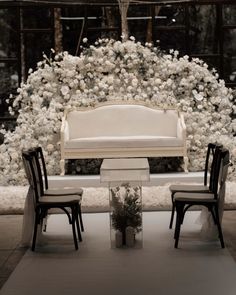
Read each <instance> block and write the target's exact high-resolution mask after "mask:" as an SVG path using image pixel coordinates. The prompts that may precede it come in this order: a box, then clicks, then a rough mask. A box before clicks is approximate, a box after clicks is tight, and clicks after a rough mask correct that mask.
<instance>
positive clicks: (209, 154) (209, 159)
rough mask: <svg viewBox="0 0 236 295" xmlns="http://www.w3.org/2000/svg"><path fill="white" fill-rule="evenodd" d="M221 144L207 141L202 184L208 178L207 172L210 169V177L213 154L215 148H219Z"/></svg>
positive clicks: (205, 183)
mask: <svg viewBox="0 0 236 295" xmlns="http://www.w3.org/2000/svg"><path fill="white" fill-rule="evenodd" d="M221 147H222V145H221V144H217V143H209V144H208V146H207V154H206V161H205V170H204V185H207V183H208V182H207V179H208V172H209V170H210V178H211V172H212V167H213V162H214V154H215V150H216V149H219V148H221ZM210 184H211V181H209V185H208V186H209V188H210Z"/></svg>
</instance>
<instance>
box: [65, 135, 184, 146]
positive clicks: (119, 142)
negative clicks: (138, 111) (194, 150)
mask: <svg viewBox="0 0 236 295" xmlns="http://www.w3.org/2000/svg"><path fill="white" fill-rule="evenodd" d="M182 145H183V141H182V140H181V139H178V138H176V137H164V136H163V137H161V136H117V137H115V136H99V137H88V138H78V139H73V140H69V141H67V142H66V143H65V147H66V148H70V149H74V148H81V149H86V148H91V149H96V148H139V147H140V148H146V147H148V148H152V147H180V146H182Z"/></svg>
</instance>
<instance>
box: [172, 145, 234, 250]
mask: <svg viewBox="0 0 236 295" xmlns="http://www.w3.org/2000/svg"><path fill="white" fill-rule="evenodd" d="M228 166H229V151H228V150H227V149H217V150H216V151H215V156H214V160H213V163H212V177H211V192H199V193H196V192H195V193H191V192H177V193H176V194H175V195H174V202H175V206H176V212H177V217H176V226H175V235H174V238H175V248H178V242H179V236H180V229H181V225H182V223H183V221H184V216H185V213H186V211H187V210H188V209H189V208H190V207H192V206H194V205H198V206H205V207H206V208H207V209H208V211H209V212H210V213H211V215H212V218H213V220H214V223H215V224H216V226H217V229H218V233H219V239H220V243H221V247H222V248H224V239H223V233H222V228H221V221H220V214H219V204H222V199H224V194H225V182H226V178H227V172H228ZM222 210H223V209H222Z"/></svg>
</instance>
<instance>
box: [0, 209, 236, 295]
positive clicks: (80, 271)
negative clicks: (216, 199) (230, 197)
mask: <svg viewBox="0 0 236 295" xmlns="http://www.w3.org/2000/svg"><path fill="white" fill-rule="evenodd" d="M198 214H199V213H198V212H196V211H195V212H190V213H189V214H187V215H186V219H185V223H184V226H183V228H182V233H181V239H180V243H179V246H180V249H174V247H173V244H174V240H173V231H172V230H169V229H168V224H169V218H170V214H169V212H146V213H144V214H143V240H144V246H143V248H142V249H111V248H110V240H109V217H108V214H107V213H100V214H84V223H85V226H86V231H85V232H84V234H83V242H82V243H80V245H79V246H80V248H79V250H78V251H75V250H74V245H73V241H72V235H71V228H70V226H68V225H67V224H68V222H67V220H66V219H64V216H63V215H53V216H52V217H50V219H49V223H48V233H47V234H46V236H45V241H47V243H46V244H44V245H42V246H38V247H37V249H36V252H34V253H33V252H31V251H30V250H29V251H27V253H26V255H25V256H24V257H23V259H22V260H21V262H20V263H19V264H18V266H17V267H16V269H15V270H14V272H13V273H12V275H11V276H10V278H9V280H8V281H7V282H6V284H5V285H4V286H3V288H2V290H1V291H0V294H1V295H25V294H34V295H42V294H49V295H65V294H66V295H78V294H81V295H95V294H96V295H121V294H124V295H128V294H130V295H133V294H134V295H146V294H147V295H155V294H158V295H173V294H178V295H179V294H181V295H199V294H201V295H209V294H214V295H222V294H224V295H235V294H236V281H235V278H236V264H235V262H234V260H233V258H232V257H231V256H230V254H229V252H228V250H227V249H221V248H220V244H219V242H218V241H203V240H201V239H200V237H199V226H198V225H197V224H196V223H195V220H196V218H197V216H198Z"/></svg>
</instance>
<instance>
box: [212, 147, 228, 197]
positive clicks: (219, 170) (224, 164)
mask: <svg viewBox="0 0 236 295" xmlns="http://www.w3.org/2000/svg"><path fill="white" fill-rule="evenodd" d="M228 166H229V151H228V150H227V149H225V148H219V149H216V151H215V155H214V163H213V167H212V178H211V182H212V183H211V188H212V192H213V193H214V195H215V198H218V197H219V191H220V190H221V187H222V186H223V185H224V184H225V181H226V177H227V171H228Z"/></svg>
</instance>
